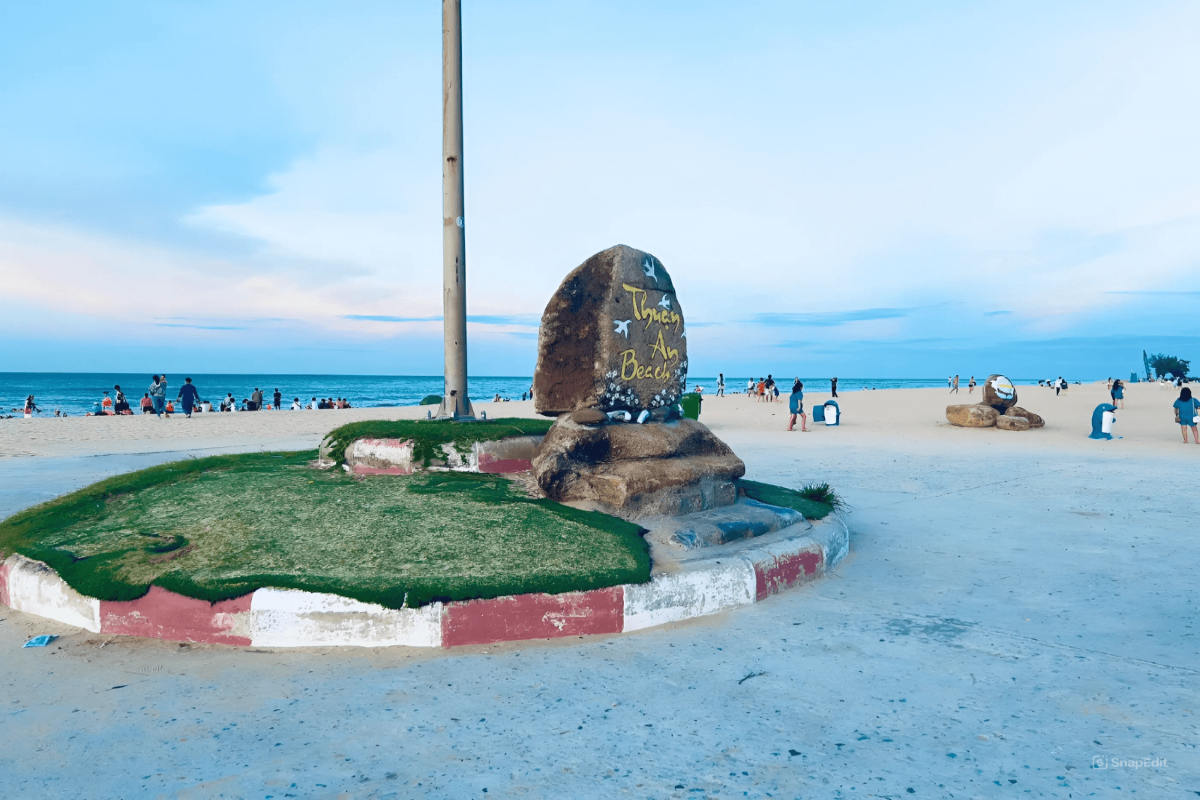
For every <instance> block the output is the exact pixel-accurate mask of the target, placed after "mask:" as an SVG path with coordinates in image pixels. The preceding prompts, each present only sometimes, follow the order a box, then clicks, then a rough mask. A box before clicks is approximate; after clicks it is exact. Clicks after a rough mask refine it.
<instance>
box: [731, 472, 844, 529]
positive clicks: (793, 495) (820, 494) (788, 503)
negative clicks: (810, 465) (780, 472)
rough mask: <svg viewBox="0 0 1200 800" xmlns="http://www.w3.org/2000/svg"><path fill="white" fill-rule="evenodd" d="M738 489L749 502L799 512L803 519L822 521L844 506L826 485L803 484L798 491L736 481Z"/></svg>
mask: <svg viewBox="0 0 1200 800" xmlns="http://www.w3.org/2000/svg"><path fill="white" fill-rule="evenodd" d="M738 487H739V488H740V489H741V490H742V493H743V494H745V495H746V497H749V498H750V499H751V500H757V501H758V502H760V503H768V504H770V505H773V506H783V507H784V508H791V509H794V510H796V511H799V512H800V513H801V514H803V515H804V518H805V519H824V518H825V517H827V516H829V515H830V514H832V513H833V512H834V511H835V510H837V509H840V508H845V506H846V504H845V502H844V501H843V500H842V498H840V497H839V496H838V495H837V493H836V492H835V491H833V489H831V488H829V484H827V483H809V484H805V486H804V487H803V488H801V489H800V490H799V491H797V490H796V489H788V488H786V487H784V486H775V485H773V484H770V483H759V482H758V481H748V480H746V479H745V478H742V479H740V480H738Z"/></svg>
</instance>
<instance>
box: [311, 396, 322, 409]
mask: <svg viewBox="0 0 1200 800" xmlns="http://www.w3.org/2000/svg"><path fill="white" fill-rule="evenodd" d="M318 406H320V403H318V402H317V398H315V397H314V398H313V399H312V402H311V403H310V404H309V406H308V407H309V409H311V410H313V411H316V410H317V408H318Z"/></svg>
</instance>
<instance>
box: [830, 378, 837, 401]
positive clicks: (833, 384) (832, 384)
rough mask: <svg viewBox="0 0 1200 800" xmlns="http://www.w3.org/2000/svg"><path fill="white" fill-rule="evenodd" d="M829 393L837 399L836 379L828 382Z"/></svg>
mask: <svg viewBox="0 0 1200 800" xmlns="http://www.w3.org/2000/svg"><path fill="white" fill-rule="evenodd" d="M829 391H830V393H831V394H832V395H833V396H834V397H837V378H833V379H832V380H830V381H829Z"/></svg>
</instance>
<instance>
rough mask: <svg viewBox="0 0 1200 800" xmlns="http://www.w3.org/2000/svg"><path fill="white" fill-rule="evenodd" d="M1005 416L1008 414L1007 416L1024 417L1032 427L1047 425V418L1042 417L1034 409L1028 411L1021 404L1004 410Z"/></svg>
mask: <svg viewBox="0 0 1200 800" xmlns="http://www.w3.org/2000/svg"><path fill="white" fill-rule="evenodd" d="M1004 416H1006V417H1024V418H1025V419H1026V420H1028V422H1029V427H1031V428H1044V427H1046V420H1044V419H1042V418H1041V417H1040V416H1038V415H1037V414H1035V413H1033V412H1032V411H1026V410H1025V409H1023V408H1021V407H1020V406H1013V407H1012V408H1010V409H1009V410H1008V411H1005V412H1004Z"/></svg>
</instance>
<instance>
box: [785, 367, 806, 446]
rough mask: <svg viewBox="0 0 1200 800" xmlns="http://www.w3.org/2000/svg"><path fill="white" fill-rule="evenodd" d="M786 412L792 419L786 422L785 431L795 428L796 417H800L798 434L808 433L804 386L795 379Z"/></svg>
mask: <svg viewBox="0 0 1200 800" xmlns="http://www.w3.org/2000/svg"><path fill="white" fill-rule="evenodd" d="M788 411H790V412H791V414H792V418H791V419H789V420H788V427H787V429H788V430H789V431H790V430H792V429H793V428H794V427H796V417H800V432H801V433H808V415H807V414H805V413H804V384H803V383H801V382H800V379H799V378H797V379H796V382H795V383H793V384H792V394H791V397H789V398H788Z"/></svg>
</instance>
